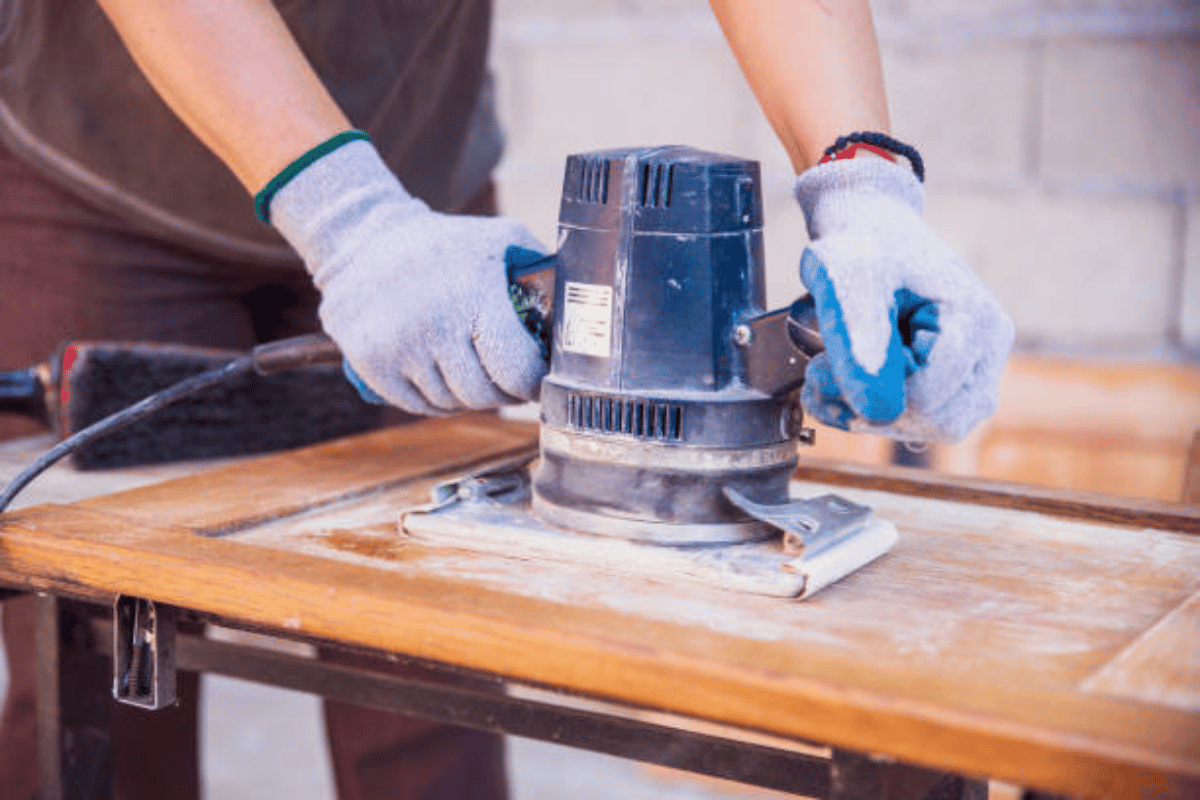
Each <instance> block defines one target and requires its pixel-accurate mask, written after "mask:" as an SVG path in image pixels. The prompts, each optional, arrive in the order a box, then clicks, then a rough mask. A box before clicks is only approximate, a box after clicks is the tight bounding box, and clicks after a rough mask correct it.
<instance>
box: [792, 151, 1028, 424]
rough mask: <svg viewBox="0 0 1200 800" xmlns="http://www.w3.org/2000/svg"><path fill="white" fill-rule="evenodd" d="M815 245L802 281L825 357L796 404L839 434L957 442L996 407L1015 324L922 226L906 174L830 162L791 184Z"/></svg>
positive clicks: (874, 162) (919, 198) (811, 369)
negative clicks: (813, 308)
mask: <svg viewBox="0 0 1200 800" xmlns="http://www.w3.org/2000/svg"><path fill="white" fill-rule="evenodd" d="M796 198H797V200H798V201H799V202H800V207H801V209H802V210H803V211H804V217H805V219H806V220H807V222H808V232H809V237H810V238H811V240H812V243H811V245H810V246H809V247H808V249H806V250H805V252H804V256H803V258H802V260H801V264H800V277H801V280H802V281H803V282H804V285H805V286H806V287H807V288H808V290H809V292H811V293H812V295H813V299H814V301H815V304H816V311H817V320H818V323H819V325H820V328H821V335H822V338H823V339H824V341H825V352H824V353H823V354H821V355H820V356H818V357H817V358H815V359H814V360H813V361H812V362H811V363H810V364H809V366H808V370H807V372H806V375H805V378H806V379H805V384H804V389H803V392H802V396H801V400H802V403H803V405H804V408H805V410H806V411H807V412H808V413H809V414H811V415H812V416H814V417H816V418H817V419H818V420H819V421H821V422H823V423H825V424H826V425H830V426H833V427H836V428H841V429H842V430H851V431H861V432H870V433H877V434H880V435H884V436H889V437H892V438H895V439H900V440H905V441H913V442H933V441H940V442H955V441H958V440H960V439H962V438H963V437H964V436H966V435H967V434H968V433H969V432H970V431H971V429H972V428H974V427H975V426H976V425H977V424H979V422H981V421H982V420H983V419H984V418H986V417H987V416H989V415H990V414H991V413H992V412H993V411H994V410H995V408H996V402H997V390H998V386H999V382H1000V375H1001V373H1002V372H1003V370H1004V363H1005V361H1006V360H1007V358H1008V353H1009V351H1010V350H1011V349H1012V342H1013V324H1012V320H1011V319H1010V318H1009V316H1008V314H1006V313H1005V311H1004V309H1003V308H1001V306H1000V303H999V302H998V301H997V300H996V298H995V297H994V296H993V295H992V293H991V292H990V291H989V290H988V288H987V287H986V286H985V285H984V284H983V282H982V281H981V280H980V279H979V278H978V277H977V276H976V275H975V274H974V273H973V272H972V271H971V269H970V268H969V267H968V266H967V265H966V264H965V263H964V262H963V261H962V259H961V258H959V257H958V256H957V255H956V254H955V253H954V252H953V251H952V250H951V249H950V248H949V247H948V246H947V245H946V244H945V243H944V242H943V241H942V240H941V239H940V238H939V237H938V236H937V234H935V233H934V232H933V230H932V229H931V228H930V227H929V226H928V224H926V222H925V221H924V219H923V218H922V213H923V211H924V204H925V195H924V191H923V189H922V187H921V184H920V182H919V181H918V180H917V178H916V176H915V175H914V174H913V173H912V171H911V170H910V169H908V168H907V167H904V166H900V165H897V164H894V163H892V162H890V161H887V160H885V159H882V158H854V159H844V160H838V161H830V162H828V163H825V164H820V165H818V166H816V167H813V168H811V169H809V170H807V171H806V172H805V173H804V174H802V175H801V176H800V177H799V178H797V180H796Z"/></svg>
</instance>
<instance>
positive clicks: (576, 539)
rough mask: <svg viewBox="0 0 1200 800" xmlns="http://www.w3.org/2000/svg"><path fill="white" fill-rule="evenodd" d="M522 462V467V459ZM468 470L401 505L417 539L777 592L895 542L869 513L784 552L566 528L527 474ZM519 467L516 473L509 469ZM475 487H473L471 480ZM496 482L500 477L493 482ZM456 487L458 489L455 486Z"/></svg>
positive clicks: (829, 574)
mask: <svg viewBox="0 0 1200 800" xmlns="http://www.w3.org/2000/svg"><path fill="white" fill-rule="evenodd" d="M522 469H523V468H522ZM495 476H496V473H494V472H493V473H491V475H490V476H488V477H486V478H482V479H481V478H480V477H478V476H468V478H466V479H464V481H475V483H474V484H468V483H466V482H464V481H460V482H459V483H454V482H451V483H448V484H444V485H443V486H441V487H439V488H440V489H441V494H440V495H439V494H438V493H437V490H435V500H434V502H433V503H431V504H429V505H427V506H421V507H419V508H414V509H409V510H406V511H404V512H403V513H401V515H400V521H399V529H400V533H401V534H402V535H404V536H407V537H410V538H412V539H413V540H415V541H419V542H422V543H425V544H429V545H432V546H439V547H453V548H459V549H466V550H472V551H478V552H486V553H493V554H496V555H501V556H506V557H509V558H519V559H537V560H546V561H556V562H565V563H570V564H574V565H581V566H588V567H593V568H596V569H598V570H601V571H604V572H609V573H615V574H619V575H623V576H630V577H640V578H650V579H655V580H663V581H670V582H678V581H687V582H691V583H700V584H705V585H707V586H710V587H715V588H719V589H726V590H731V591H738V592H745V593H750V594H759V595H768V596H773V597H794V598H798V599H806V598H808V597H811V596H812V595H813V594H815V593H816V592H817V591H819V590H820V589H822V588H824V587H825V586H828V585H829V584H831V583H833V582H834V581H837V580H839V579H840V578H843V577H845V576H846V575H848V574H850V573H851V572H853V571H855V570H857V569H859V568H860V567H863V566H865V565H866V564H868V563H870V562H871V561H874V560H875V559H876V558H878V557H879V556H881V555H883V554H884V553H886V552H887V551H888V550H890V549H891V548H892V546H893V545H894V544H895V543H896V541H897V538H898V534H897V532H896V527H895V526H894V525H893V524H892V523H890V522H888V521H886V520H881V519H876V518H874V517H868V518H867V519H865V520H862V521H861V522H859V523H858V524H857V525H856V526H855V529H854V530H852V531H846V532H844V534H843V536H842V538H840V540H839V541H838V542H837V544H835V545H833V546H831V547H827V548H825V549H822V550H820V551H819V552H817V553H815V554H814V555H812V556H809V557H805V555H804V554H803V553H801V554H796V553H792V552H786V551H785V549H784V546H783V537H782V535H781V536H779V537H775V538H772V539H770V540H766V541H757V542H740V543H736V544H719V545H686V546H684V545H665V544H656V543H648V542H640V541H633V540H629V539H622V538H619V537H614V536H602V535H598V534H593V533H584V532H580V531H575V530H569V529H566V528H561V527H558V526H556V525H554V524H552V523H550V522H548V521H547V520H545V519H543V518H542V517H540V516H539V515H538V514H537V513H536V512H535V511H534V510H533V509H532V507H531V503H530V493H529V484H528V480H527V478H526V479H518V480H511V479H510V480H507V481H503V482H502V483H503V484H504V489H503V491H500V492H495V493H492V492H488V491H486V489H485V490H484V491H479V490H478V489H479V488H480V487H485V486H486V483H484V482H482V481H487V480H493V481H494V480H495ZM510 476H511V473H510ZM472 485H473V486H474V487H475V491H472V490H471V489H470V488H469V487H470V486H472ZM493 485H494V484H493ZM448 487H452V488H453V490H454V491H453V492H449V491H447V488H448Z"/></svg>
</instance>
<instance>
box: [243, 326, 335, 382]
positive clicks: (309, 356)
mask: <svg viewBox="0 0 1200 800" xmlns="http://www.w3.org/2000/svg"><path fill="white" fill-rule="evenodd" d="M250 358H251V360H252V361H253V363H254V371H255V372H257V373H258V374H259V375H271V374H273V373H276V372H283V371H285V370H289V369H299V368H301V367H313V366H318V365H320V364H337V363H338V362H339V361H341V360H342V351H340V350H338V346H337V345H336V344H334V343H333V340H332V339H330V338H329V335H328V334H325V333H309V334H305V335H303V336H293V337H291V338H289V339H280V340H278V341H274V342H267V343H266V344H260V345H259V346H258V347H256V348H254V349H253V350H251V351H250Z"/></svg>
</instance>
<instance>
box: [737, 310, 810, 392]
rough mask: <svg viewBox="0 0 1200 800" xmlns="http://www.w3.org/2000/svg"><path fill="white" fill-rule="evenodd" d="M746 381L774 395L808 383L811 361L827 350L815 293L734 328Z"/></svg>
mask: <svg viewBox="0 0 1200 800" xmlns="http://www.w3.org/2000/svg"><path fill="white" fill-rule="evenodd" d="M734 341H735V342H737V344H738V346H739V347H740V348H741V350H742V366H743V369H744V371H745V376H746V383H747V384H749V385H750V386H751V387H753V388H755V389H758V390H759V391H760V392H765V393H766V394H769V395H771V396H772V397H777V396H779V395H784V394H787V393H788V392H791V391H794V390H796V389H798V388H799V387H800V385H801V384H802V383H804V370H805V369H807V367H808V363H809V362H810V361H812V360H813V359H814V358H816V357H817V356H818V355H820V354H821V353H822V352H823V351H824V350H825V345H824V342H823V341H822V340H821V329H820V327H818V325H817V312H816V305H815V303H814V301H813V299H812V295H807V294H806V295H804V296H803V297H801V298H799V299H798V300H796V302H794V303H792V304H791V305H790V306H788V307H787V308H777V309H775V310H774V311H768V312H766V313H765V314H759V315H758V316H757V317H752V318H751V319H748V320H746V321H744V322H742V323H741V324H740V325H738V326H737V327H736V328H735V329H734Z"/></svg>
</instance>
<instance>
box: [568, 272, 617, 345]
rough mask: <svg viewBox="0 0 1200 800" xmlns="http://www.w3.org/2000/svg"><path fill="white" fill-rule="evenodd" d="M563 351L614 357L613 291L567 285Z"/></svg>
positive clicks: (585, 285)
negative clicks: (612, 355)
mask: <svg viewBox="0 0 1200 800" xmlns="http://www.w3.org/2000/svg"><path fill="white" fill-rule="evenodd" d="M562 331H563V332H562V339H563V341H562V349H563V350H565V351H566V352H568V353H582V354H583V355H585V356H600V357H601V358H608V357H609V356H610V355H611V354H612V287H611V286H597V285H596V284H593V283H572V282H571V281H567V286H566V302H565V303H563V327H562Z"/></svg>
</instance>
